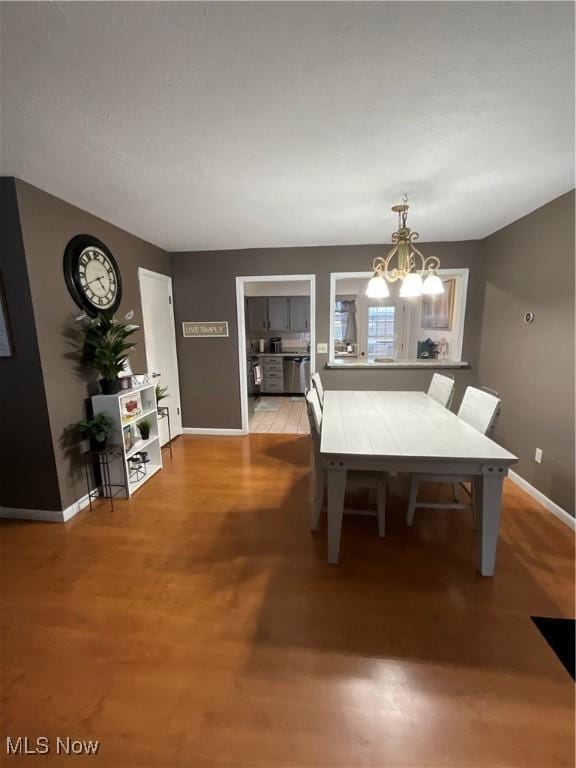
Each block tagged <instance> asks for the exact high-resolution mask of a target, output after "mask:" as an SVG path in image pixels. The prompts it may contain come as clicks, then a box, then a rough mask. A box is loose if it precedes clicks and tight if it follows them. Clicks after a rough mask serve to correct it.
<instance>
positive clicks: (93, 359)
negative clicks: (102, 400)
mask: <svg viewBox="0 0 576 768" xmlns="http://www.w3.org/2000/svg"><path fill="white" fill-rule="evenodd" d="M136 330H138V326H137V325H131V324H129V323H123V322H119V321H117V320H115V319H114V316H113V315H112V314H111V313H109V312H100V313H99V314H98V315H97V317H95V318H94V319H92V320H90V321H89V322H88V323H87V324H86V325H85V326H84V330H83V341H82V355H81V358H82V364H83V365H84V366H85V367H86V368H91V369H93V370H95V371H96V372H97V373H98V374H99V375H100V377H101V378H102V380H103V382H105V383H108V382H115V381H116V380H117V379H118V374H119V373H121V372H122V371H123V370H124V366H125V364H126V361H127V360H128V352H129V351H130V350H131V349H132V348H133V347H135V346H136V344H135V343H134V342H132V341H128V338H129V337H130V336H131V335H132V334H133V333H134V331H136ZM102 389H103V390H104V389H105V386H104V384H103V386H102ZM109 389H110V387H109Z"/></svg>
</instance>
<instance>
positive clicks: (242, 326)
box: [236, 275, 316, 435]
mask: <svg viewBox="0 0 576 768" xmlns="http://www.w3.org/2000/svg"><path fill="white" fill-rule="evenodd" d="M280 281H283V282H296V281H299V282H307V283H309V285H310V294H309V295H310V374H313V373H314V372H315V370H316V275H250V276H242V277H236V318H237V324H238V374H239V376H240V410H241V413H242V429H241V430H240V433H241V434H242V435H247V434H248V386H247V383H246V382H247V376H248V367H247V360H246V358H247V349H246V317H245V312H244V297H245V294H244V287H245V284H246V283H275V282H280Z"/></svg>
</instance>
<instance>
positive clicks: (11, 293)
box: [0, 178, 60, 509]
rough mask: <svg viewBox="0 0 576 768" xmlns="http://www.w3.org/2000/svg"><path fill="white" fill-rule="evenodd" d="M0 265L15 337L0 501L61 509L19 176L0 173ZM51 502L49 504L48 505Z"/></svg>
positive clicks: (1, 382) (6, 363)
mask: <svg viewBox="0 0 576 768" xmlns="http://www.w3.org/2000/svg"><path fill="white" fill-rule="evenodd" d="M0 242H1V243H2V246H1V247H0V271H1V273H2V277H3V282H4V288H5V291H6V299H7V304H8V314H9V321H10V325H11V330H12V339H13V342H14V354H13V356H12V357H0V413H1V415H2V434H3V439H2V440H1V441H0V467H1V468H2V470H1V471H0V506H5V507H20V508H24V509H58V508H59V507H60V490H59V487H58V481H57V476H56V464H55V458H54V450H53V448H52V436H51V433H50V423H49V420H48V405H47V402H46V394H45V392H44V382H43V380H42V370H41V368H40V354H39V351H38V341H37V337H36V327H35V325H34V311H33V309H32V297H31V295H30V284H29V281H28V272H27V269H26V261H25V258H24V247H23V243H22V233H21V229H20V218H19V216H18V205H17V201H16V187H15V183H14V179H10V178H3V179H0ZM46 505H48V506H46Z"/></svg>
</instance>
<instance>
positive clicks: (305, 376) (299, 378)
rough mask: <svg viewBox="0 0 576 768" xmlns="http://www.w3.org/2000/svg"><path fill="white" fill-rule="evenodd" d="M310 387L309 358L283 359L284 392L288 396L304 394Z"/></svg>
mask: <svg viewBox="0 0 576 768" xmlns="http://www.w3.org/2000/svg"><path fill="white" fill-rule="evenodd" d="M309 386H310V358H309V357H285V358H284V392H287V393H289V394H304V390H305V389H306V388H307V387H309Z"/></svg>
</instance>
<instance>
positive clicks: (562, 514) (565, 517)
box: [508, 469, 576, 531]
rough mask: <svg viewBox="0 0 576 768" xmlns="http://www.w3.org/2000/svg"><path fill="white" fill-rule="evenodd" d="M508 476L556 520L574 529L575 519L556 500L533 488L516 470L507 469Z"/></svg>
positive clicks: (575, 528)
mask: <svg viewBox="0 0 576 768" xmlns="http://www.w3.org/2000/svg"><path fill="white" fill-rule="evenodd" d="M508 477H509V478H510V480H512V482H513V483H515V485H517V486H518V487H519V488H522V490H523V491H526V493H527V494H528V495H529V496H532V498H533V499H535V500H536V501H537V502H538V503H539V504H542V506H543V507H546V509H547V510H548V511H549V512H552V514H553V515H554V516H555V517H557V518H558V520H561V521H562V522H563V523H564V525H567V526H568V527H569V528H572V530H573V531H574V530H576V520H575V519H574V518H573V517H572V515H569V514H568V512H566V510H564V509H562V507H559V506H558V504H556V502H554V501H552V499H549V498H548V496H544V494H543V493H542V491H539V490H538V488H534V486H533V485H531V484H530V483H529V482H528V480H524V478H523V477H520V475H518V474H516V472H513V471H512V470H511V469H510V470H508Z"/></svg>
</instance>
